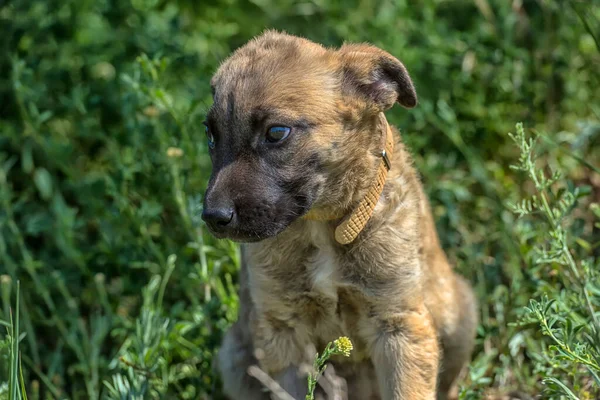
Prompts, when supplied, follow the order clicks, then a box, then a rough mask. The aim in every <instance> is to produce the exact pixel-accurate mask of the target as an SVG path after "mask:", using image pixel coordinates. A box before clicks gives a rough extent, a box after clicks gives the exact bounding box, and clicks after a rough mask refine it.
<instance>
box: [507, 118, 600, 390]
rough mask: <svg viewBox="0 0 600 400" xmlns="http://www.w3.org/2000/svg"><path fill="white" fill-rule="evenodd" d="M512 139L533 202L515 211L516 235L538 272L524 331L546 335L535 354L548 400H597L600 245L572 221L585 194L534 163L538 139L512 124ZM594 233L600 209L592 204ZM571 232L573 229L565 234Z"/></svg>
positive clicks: (519, 205) (520, 204)
mask: <svg viewBox="0 0 600 400" xmlns="http://www.w3.org/2000/svg"><path fill="white" fill-rule="evenodd" d="M510 137H511V139H512V140H513V141H514V142H515V143H516V145H517V146H518V148H519V150H520V158H519V163H518V164H517V165H514V166H512V168H513V169H515V170H518V171H522V172H523V173H525V174H526V176H527V177H528V179H530V181H531V182H532V183H533V188H534V190H535V194H534V195H532V196H531V197H529V198H527V199H524V200H522V201H520V202H518V203H515V204H513V205H512V209H513V210H514V212H515V213H517V214H518V215H519V217H524V216H528V217H529V218H530V221H529V222H528V223H525V224H523V223H522V224H521V226H520V229H519V230H520V233H521V234H522V235H524V236H525V240H527V241H530V242H533V244H534V247H533V249H532V251H531V252H530V254H529V262H530V263H531V264H532V265H533V266H534V267H536V268H539V269H538V271H539V272H540V282H539V284H538V290H537V297H538V298H537V299H532V300H530V302H529V306H528V307H526V308H525V315H524V317H523V318H522V320H521V323H522V324H530V323H536V324H538V326H539V328H540V329H541V333H542V334H543V335H544V339H543V341H542V343H543V344H542V347H541V351H540V352H539V354H537V357H536V358H537V359H538V361H542V362H541V363H540V364H539V365H538V369H539V370H540V372H544V378H543V381H544V383H545V384H546V385H547V386H548V390H547V393H548V394H551V395H558V396H560V395H562V396H566V397H567V398H570V399H578V398H596V397H597V396H599V395H600V377H599V374H600V351H599V349H600V335H599V334H600V325H599V322H598V311H597V310H598V307H599V306H600V274H599V273H598V268H599V267H600V263H599V262H598V260H596V258H595V257H593V249H594V248H598V246H599V245H600V241H599V242H597V243H589V242H588V241H586V240H585V239H584V237H583V235H582V234H581V233H579V235H578V233H577V232H573V229H572V228H573V226H572V223H573V221H572V218H571V217H572V215H573V213H574V211H575V210H576V207H577V204H578V202H579V201H581V200H580V199H582V198H583V197H585V192H584V191H582V190H581V189H579V188H569V187H566V186H565V185H564V184H561V173H560V171H553V172H552V171H551V172H550V173H548V172H547V170H546V168H544V166H543V165H541V163H540V162H539V161H538V157H539V155H538V154H537V153H536V149H535V143H536V139H537V137H536V138H533V137H529V136H527V135H526V133H525V130H524V128H523V125H522V124H517V126H516V134H514V135H513V134H510ZM589 207H590V211H595V214H596V222H595V223H592V222H590V225H595V226H596V227H598V225H599V223H598V222H599V221H600V218H599V217H600V213H598V211H597V210H598V205H597V204H595V203H592V204H591V205H590V206H589ZM570 225H571V226H570Z"/></svg>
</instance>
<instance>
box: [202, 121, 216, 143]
mask: <svg viewBox="0 0 600 400" xmlns="http://www.w3.org/2000/svg"><path fill="white" fill-rule="evenodd" d="M204 132H205V133H206V138H207V139H208V147H209V148H210V149H214V148H215V138H214V136H213V134H212V132H211V131H210V129H209V128H208V124H207V123H206V122H204Z"/></svg>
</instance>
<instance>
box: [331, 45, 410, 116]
mask: <svg viewBox="0 0 600 400" xmlns="http://www.w3.org/2000/svg"><path fill="white" fill-rule="evenodd" d="M338 53H339V56H340V57H341V62H342V69H343V72H342V73H343V81H342V90H344V91H346V92H350V93H353V94H355V95H358V96H363V97H365V98H366V99H367V100H369V101H372V102H373V103H374V104H375V106H376V107H377V108H378V109H379V111H385V110H387V109H389V108H391V107H392V106H393V105H394V103H395V102H398V103H400V105H401V106H403V107H406V108H413V107H414V106H416V105H417V93H416V92H415V87H414V85H413V83H412V80H411V79H410V76H409V75H408V71H406V68H404V65H402V63H401V62H400V61H399V60H398V59H397V58H395V57H394V56H392V55H391V54H389V53H387V52H385V51H383V50H381V49H378V48H377V47H375V46H371V45H366V44H347V45H344V46H342V47H341V48H340V49H339V50H338Z"/></svg>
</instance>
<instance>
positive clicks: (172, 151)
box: [167, 147, 183, 158]
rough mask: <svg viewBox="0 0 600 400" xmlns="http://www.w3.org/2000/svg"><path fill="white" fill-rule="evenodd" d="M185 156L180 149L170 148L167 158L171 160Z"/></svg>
mask: <svg viewBox="0 0 600 400" xmlns="http://www.w3.org/2000/svg"><path fill="white" fill-rule="evenodd" d="M181 156H183V150H181V149H180V148H178V147H169V148H168V149H167V157H171V158H179V157H181Z"/></svg>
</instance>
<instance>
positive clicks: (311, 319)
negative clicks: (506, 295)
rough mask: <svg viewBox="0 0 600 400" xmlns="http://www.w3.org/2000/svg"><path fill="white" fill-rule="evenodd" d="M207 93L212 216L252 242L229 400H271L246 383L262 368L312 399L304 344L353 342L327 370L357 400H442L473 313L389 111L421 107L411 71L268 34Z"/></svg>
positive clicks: (467, 346)
mask: <svg viewBox="0 0 600 400" xmlns="http://www.w3.org/2000/svg"><path fill="white" fill-rule="evenodd" d="M211 85H212V90H213V97H214V104H213V105H212V107H211V108H210V110H209V112H208V114H207V121H206V133H207V137H208V146H209V148H210V156H211V159H212V164H213V171H212V175H211V178H210V181H209V184H208V188H207V191H206V195H205V199H204V211H203V218H204V220H205V221H206V223H207V225H208V227H209V229H210V230H211V231H212V233H213V234H214V235H215V236H216V237H218V238H229V239H232V240H235V241H238V242H244V245H243V247H242V254H243V262H242V269H241V276H240V312H239V320H238V321H237V322H236V323H235V324H234V325H233V326H232V327H231V329H230V330H229V332H228V333H227V335H226V337H225V339H224V341H223V344H222V347H221V350H220V352H219V355H218V361H217V362H218V369H219V371H220V373H221V376H222V380H223V384H224V390H225V392H226V393H227V395H228V396H229V397H230V398H231V399H236V400H237V399H240V400H254V399H257V400H258V399H269V397H270V394H269V393H267V392H266V391H265V389H264V388H263V387H262V386H261V384H260V383H259V382H258V381H257V380H255V379H254V378H252V377H251V376H249V375H248V374H247V369H248V367H249V366H251V365H253V364H258V365H259V366H260V367H261V368H262V369H263V370H264V371H265V372H267V373H268V374H269V375H270V376H272V377H273V378H274V379H276V380H277V381H278V382H279V384H280V385H281V386H282V387H283V388H284V389H286V390H287V391H288V392H289V393H290V394H291V395H292V396H293V397H294V398H296V399H304V396H305V395H306V377H305V375H302V374H301V373H300V371H299V366H300V365H302V364H303V363H308V364H312V359H311V356H312V355H310V354H309V355H307V353H306V351H305V349H306V348H313V349H314V348H316V349H319V350H322V349H323V347H324V345H325V344H326V343H327V342H329V341H331V340H334V339H336V338H338V337H340V336H348V337H349V338H350V339H351V340H352V343H353V344H354V350H353V351H352V353H351V356H350V357H349V358H343V357H338V358H334V360H333V363H334V365H335V370H336V372H337V373H338V375H340V376H341V377H343V378H345V379H346V381H347V385H348V398H349V399H356V400H364V399H383V400H392V399H394V400H398V399H405V400H406V399H410V400H413V399H434V398H436V397H437V398H438V399H445V398H447V397H448V395H449V393H450V392H451V389H452V387H453V385H454V383H455V380H456V378H457V376H458V374H459V372H460V371H461V369H463V367H464V366H465V365H466V363H467V361H468V359H469V357H470V353H471V350H472V347H473V341H474V336H475V328H476V325H477V319H476V303H475V299H474V296H473V293H472V291H471V288H470V287H469V285H468V284H467V283H466V282H465V281H464V280H463V279H461V278H460V277H459V276H457V275H456V274H455V273H454V272H453V271H452V269H451V267H450V265H449V264H448V261H447V259H446V256H445V254H444V252H443V250H442V249H441V247H440V244H439V241H438V237H437V233H436V230H435V226H434V221H433V219H432V215H431V211H430V207H429V205H428V202H427V199H426V196H425V194H424V192H423V189H422V187H421V184H420V182H419V178H418V176H417V173H416V171H415V169H414V168H413V165H412V160H411V157H410V155H409V153H408V151H407V150H406V149H405V147H404V145H403V144H402V142H401V140H400V136H399V133H398V131H397V130H396V129H394V128H393V127H390V126H389V125H388V123H387V121H386V119H385V116H384V114H383V112H384V111H386V110H387V109H389V108H391V107H392V106H393V105H394V104H395V103H396V102H397V103H399V104H400V105H401V106H403V107H405V108H412V107H414V106H415V105H416V104H417V95H416V93H415V88H414V86H413V83H412V81H411V78H410V77H409V75H408V72H407V71H406V69H405V67H404V65H403V64H402V63H401V62H400V61H398V60H397V59H396V58H394V57H393V56H391V55H390V54H388V53H386V52H385V51H382V50H380V49H378V48H376V47H373V46H370V45H367V44H346V45H343V46H342V47H341V48H339V49H327V48H324V47H322V46H320V45H318V44H316V43H313V42H311V41H308V40H305V39H302V38H299V37H295V36H291V35H287V34H283V33H278V32H273V31H269V32H266V33H264V34H263V35H261V36H259V37H257V38H255V39H253V40H252V41H250V42H249V43H248V44H246V45H245V46H243V47H242V48H240V49H238V50H237V51H235V53H233V55H231V56H230V57H229V58H228V59H227V60H226V61H225V62H224V63H223V64H222V65H221V66H220V68H219V69H218V71H217V72H216V74H215V75H214V77H213V78H212V81H211Z"/></svg>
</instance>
